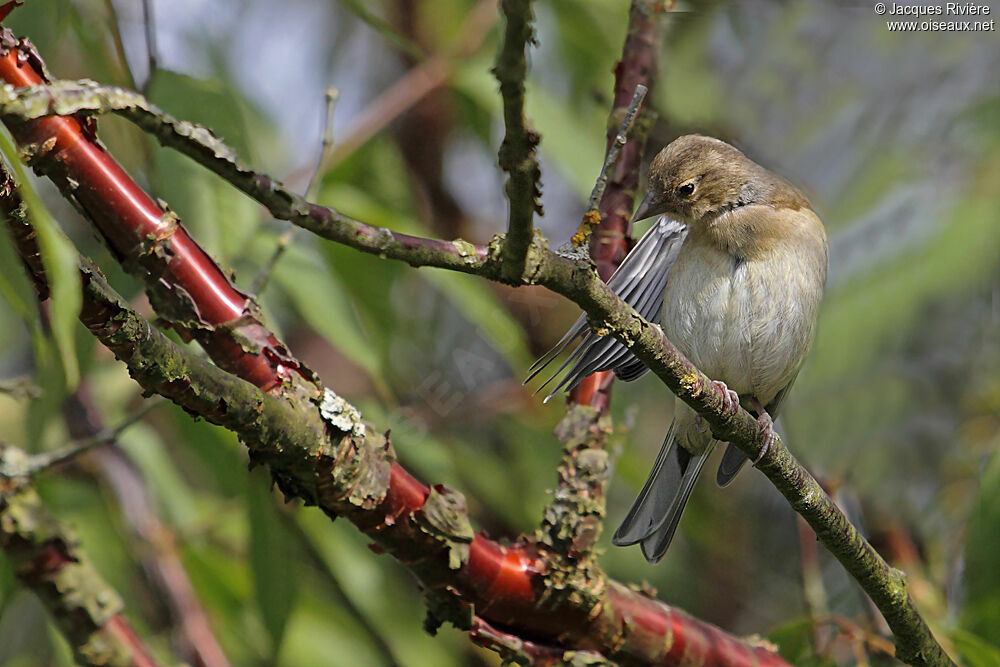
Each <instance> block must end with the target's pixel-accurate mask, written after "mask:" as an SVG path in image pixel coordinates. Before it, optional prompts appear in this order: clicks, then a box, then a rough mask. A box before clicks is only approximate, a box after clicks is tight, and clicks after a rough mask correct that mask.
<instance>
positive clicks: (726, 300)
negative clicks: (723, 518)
mask: <svg viewBox="0 0 1000 667" xmlns="http://www.w3.org/2000/svg"><path fill="white" fill-rule="evenodd" d="M654 215H662V216H664V217H661V218H660V219H659V220H658V221H657V222H656V223H655V224H654V225H653V226H652V227H651V228H650V230H649V231H648V232H647V233H646V234H645V235H644V236H643V238H642V239H641V240H640V241H639V243H638V244H637V245H636V247H635V248H633V250H632V251H631V252H630V253H629V254H628V256H627V257H626V258H625V261H624V262H622V264H621V266H620V267H619V268H618V270H617V271H616V272H615V274H614V275H613V276H612V277H611V279H610V280H609V281H608V285H609V286H610V287H611V288H612V289H613V290H614V291H615V292H616V293H617V294H618V295H619V296H620V297H622V299H624V300H625V301H626V302H628V303H629V304H630V305H632V306H633V307H634V308H636V310H638V311H639V313H640V314H642V316H643V317H645V318H646V319H648V320H650V321H651V322H654V323H657V324H659V325H660V326H661V327H662V328H663V332H664V333H665V334H666V336H667V338H668V339H669V340H670V341H672V342H673V343H674V345H676V346H677V348H678V349H680V351H681V352H682V353H683V354H684V355H685V356H686V357H687V358H688V359H690V360H691V361H692V362H693V363H694V364H695V365H696V366H697V367H698V368H700V369H701V370H702V371H703V372H705V374H707V375H708V376H709V377H710V378H713V385H714V386H715V387H716V389H717V390H718V391H719V392H720V394H721V397H722V401H723V405H724V408H725V409H726V410H730V411H732V410H736V409H737V408H736V406H737V404H739V405H742V406H743V407H744V408H746V409H748V410H753V411H754V412H755V413H756V414H757V416H758V421H759V422H760V423H761V425H762V426H763V427H764V428H765V429H766V431H767V433H768V440H767V443H766V444H767V446H770V443H771V442H772V441H773V438H774V432H773V430H772V428H773V419H774V418H776V417H777V416H778V411H779V410H780V408H781V404H782V402H783V401H784V399H785V397H786V396H787V395H788V391H789V389H790V388H791V386H792V384H793V383H794V382H795V378H796V376H797V375H798V373H799V369H800V368H801V367H802V363H803V361H805V358H806V356H807V355H808V353H809V348H810V347H811V346H812V341H813V334H814V331H815V328H816V319H817V315H818V313H819V305H820V301H821V300H822V298H823V291H824V289H825V285H826V274H827V264H828V249H827V240H826V232H825V231H824V228H823V223H822V222H821V221H820V219H819V217H818V216H817V215H816V213H815V212H814V211H813V209H812V207H811V205H810V204H809V200H808V199H806V197H805V196H804V195H803V194H802V193H801V192H800V191H799V190H798V189H796V188H795V187H794V186H792V185H791V184H790V183H789V182H788V181H786V180H784V179H783V178H781V177H780V176H777V175H775V174H773V173H771V172H770V171H768V170H767V169H765V168H763V167H761V166H760V165H758V164H756V163H755V162H753V161H752V160H750V159H749V158H748V157H747V156H745V155H744V154H743V153H742V152H740V151H739V150H737V149H736V148H734V147H733V146H730V145H729V144H727V143H725V142H724V141H720V140H719V139H713V138H711V137H705V136H700V135H687V136H682V137H680V138H678V139H676V140H674V141H673V142H672V143H670V144H669V145H668V146H667V147H666V148H664V149H663V150H662V151H660V153H659V154H658V155H657V156H656V157H655V158H654V159H653V162H652V164H651V165H650V168H649V176H648V184H647V192H646V196H645V198H644V199H643V200H642V202H641V203H640V204H639V207H638V209H637V210H636V212H635V215H634V216H633V218H632V220H633V222H635V221H638V220H643V219H646V218H649V217H652V216H654ZM577 340H580V345H579V346H577V348H576V349H575V350H574V351H573V353H572V354H571V355H570V357H569V359H567V360H566V362H565V363H564V364H563V365H562V367H560V368H559V370H558V371H556V373H555V374H554V375H553V376H552V377H550V378H549V381H548V382H550V381H551V380H552V379H554V378H555V377H557V376H558V375H559V374H560V373H561V372H562V371H563V370H564V369H565V368H566V367H567V366H568V365H569V364H571V363H572V364H574V365H573V367H572V368H571V369H570V370H569V372H567V373H566V375H565V376H563V378H562V379H561V380H560V381H559V382H558V383H557V385H556V387H555V389H553V390H552V392H551V393H550V394H549V396H548V397H547V398H546V401H547V400H548V399H549V398H551V397H552V396H553V395H554V394H555V393H556V392H558V391H560V390H561V389H563V388H569V389H572V387H574V386H575V385H576V384H577V383H578V382H579V381H580V380H581V379H583V378H584V377H586V376H588V375H590V374H591V373H595V372H598V371H606V370H613V371H614V372H615V375H616V376H617V377H618V378H620V379H622V380H625V381H631V380H635V379H636V378H638V377H639V376H641V375H642V374H643V373H645V372H646V370H648V369H647V368H646V367H645V365H643V363H642V362H641V361H639V360H638V359H636V358H635V357H634V356H633V355H632V354H631V353H630V352H629V351H628V350H627V349H626V348H625V347H624V346H623V345H622V344H621V343H619V342H618V341H617V340H614V339H613V338H612V337H610V336H605V337H599V336H598V335H596V334H595V333H594V332H592V331H590V329H589V327H588V326H587V323H586V320H585V319H584V318H583V317H582V316H581V317H580V319H578V320H577V322H576V324H575V325H574V326H573V327H572V328H571V329H570V330H569V332H567V334H566V335H565V336H564V337H563V338H562V340H560V341H559V343H557V344H556V346H555V347H554V348H553V349H552V350H550V351H549V353H547V354H546V355H545V356H543V357H542V358H541V359H539V360H538V361H537V362H536V363H535V365H534V366H533V367H532V370H533V372H532V374H531V376H529V378H528V380H530V379H531V378H532V377H534V376H535V375H536V374H538V373H539V372H541V370H542V369H543V368H545V367H546V366H547V365H548V364H549V363H551V361H552V360H553V359H554V358H555V357H556V356H557V355H558V354H559V353H561V352H562V351H563V350H564V349H566V347H567V346H569V345H570V344H572V343H573V342H574V341H577ZM526 382H527V380H526ZM548 382H546V383H545V384H548ZM542 386H543V387H544V386H545V385H542ZM717 443H718V441H716V440H715V439H714V438H713V437H712V433H711V430H710V429H709V427H708V426H707V424H705V423H704V422H703V421H702V420H701V418H700V417H699V416H698V415H697V414H696V413H695V412H694V411H693V410H692V409H691V408H689V407H688V406H687V405H686V404H684V403H680V402H678V404H677V406H676V407H675V410H674V419H673V423H672V424H671V425H670V428H669V429H668V430H667V435H666V438H665V440H664V442H663V446H662V447H661V449H660V453H659V455H658V456H657V457H656V462H655V463H654V464H653V469H652V471H651V472H650V474H649V479H648V480H647V481H646V484H645V486H643V488H642V491H641V492H640V493H639V496H638V498H637V499H636V500H635V503H634V504H633V505H632V509H631V510H629V512H628V515H627V516H626V517H625V520H624V521H623V522H622V524H621V526H620V527H619V528H618V530H617V531H616V532H615V534H614V537H613V538H612V542H613V543H614V544H615V545H617V546H627V545H631V544H635V543H637V542H638V543H639V544H640V545H641V548H642V553H643V555H644V556H645V557H646V559H647V560H648V561H649V562H651V563H656V562H658V561H659V560H660V559H661V558H662V557H663V554H664V553H665V552H666V550H667V547H668V546H670V541H671V540H672V539H673V536H674V532H675V531H676V529H677V524H678V521H679V520H680V517H681V513H682V512H683V510H684V506H685V504H686V503H687V500H688V497H689V496H690V494H691V490H692V489H693V488H694V483H695V481H696V480H697V478H698V474H699V472H701V469H702V467H703V466H704V465H705V461H706V460H707V459H708V456H709V454H710V453H711V452H712V449H713V448H714V446H715V445H716V444H717ZM676 445H680V446H676ZM766 451H767V448H766V447H765V449H764V452H766ZM763 455H764V453H763V452H762V453H761V457H763ZM758 460H759V459H758ZM745 462H746V456H745V455H744V454H743V452H742V451H740V450H739V449H738V448H736V447H734V446H733V445H729V446H728V448H727V449H726V452H725V454H724V455H723V457H722V461H721V463H720V465H719V470H718V473H717V476H716V481H717V482H718V484H719V485H720V486H725V485H726V484H728V483H729V482H731V481H732V479H733V478H734V477H735V476H736V474H737V473H738V472H739V471H740V468H742V467H743V464H744V463H745ZM755 463H756V461H755Z"/></svg>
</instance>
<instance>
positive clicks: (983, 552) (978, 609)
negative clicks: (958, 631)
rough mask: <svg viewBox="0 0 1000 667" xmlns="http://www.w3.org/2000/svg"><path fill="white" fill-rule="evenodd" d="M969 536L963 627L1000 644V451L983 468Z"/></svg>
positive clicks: (971, 515)
mask: <svg viewBox="0 0 1000 667" xmlns="http://www.w3.org/2000/svg"><path fill="white" fill-rule="evenodd" d="M966 535H967V537H966V541H965V572H964V577H963V578H964V584H965V591H966V602H965V608H964V609H963V610H962V626H963V627H964V628H965V629H966V630H969V631H970V632H973V633H975V634H977V635H979V636H980V637H983V638H984V639H985V640H987V641H990V642H994V643H995V644H1000V578H998V577H997V564H998V563H1000V453H996V454H994V455H993V457H992V458H991V459H990V461H989V463H988V464H987V466H986V469H985V470H984V471H983V475H982V478H981V480H980V490H979V498H978V499H977V500H976V501H975V503H974V504H973V507H972V511H971V514H970V516H969V526H968V532H967V533H966ZM994 664H998V663H994Z"/></svg>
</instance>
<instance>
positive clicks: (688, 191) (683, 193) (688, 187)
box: [676, 183, 694, 197]
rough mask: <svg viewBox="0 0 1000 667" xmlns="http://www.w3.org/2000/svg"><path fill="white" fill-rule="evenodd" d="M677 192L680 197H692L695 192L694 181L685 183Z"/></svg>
mask: <svg viewBox="0 0 1000 667" xmlns="http://www.w3.org/2000/svg"><path fill="white" fill-rule="evenodd" d="M676 192H677V196H678V197H690V196H691V195H692V194H693V193H694V183H685V184H684V185H682V186H680V187H679V188H677V190H676Z"/></svg>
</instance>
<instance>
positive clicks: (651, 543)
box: [642, 440, 715, 564]
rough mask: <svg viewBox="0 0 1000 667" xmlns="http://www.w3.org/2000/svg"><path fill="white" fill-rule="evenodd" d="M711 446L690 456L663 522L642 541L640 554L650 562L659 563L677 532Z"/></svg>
mask: <svg viewBox="0 0 1000 667" xmlns="http://www.w3.org/2000/svg"><path fill="white" fill-rule="evenodd" d="M714 443H715V441H714V440H713V441H712V444H713V445H714ZM712 448H713V447H712V446H711V445H710V446H709V448H708V449H707V450H705V451H704V452H702V453H701V454H696V455H692V456H691V461H690V462H689V463H688V466H687V468H686V469H685V470H684V474H683V475H682V477H681V484H680V486H679V487H678V488H677V489H676V490H675V493H674V499H673V500H672V501H671V503H670V508H669V509H668V510H667V514H666V516H665V517H663V523H661V524H660V526H659V527H658V528H657V529H656V530H655V531H654V532H653V533H652V534H651V535H649V536H648V537H646V538H645V539H644V540H643V541H642V555H643V556H645V557H646V560H647V561H649V562H650V563H653V564H656V563H659V562H660V559H661V558H663V554H665V553H667V549H668V548H669V547H670V542H671V541H673V539H674V533H675V532H677V524H679V523H680V520H681V514H683V512H684V507H685V506H686V505H687V501H688V498H690V497H691V490H692V489H694V484H695V482H697V481H698V475H699V474H700V473H701V469H702V468H703V467H704V466H705V462H706V461H708V455H709V454H711V453H712ZM681 449H682V448H681Z"/></svg>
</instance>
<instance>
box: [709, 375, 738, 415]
mask: <svg viewBox="0 0 1000 667" xmlns="http://www.w3.org/2000/svg"><path fill="white" fill-rule="evenodd" d="M712 386H713V387H715V389H716V390H717V391H718V392H719V394H720V395H721V396H722V411H723V412H736V411H737V410H739V409H740V397H739V394H737V393H736V392H735V391H733V390H732V389H730V388H729V387H728V386H726V383H725V382H723V381H722V380H712Z"/></svg>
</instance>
